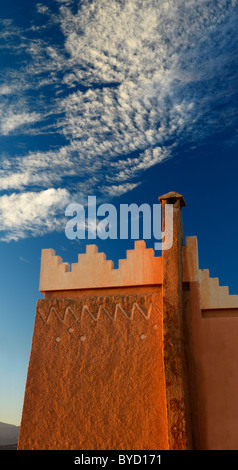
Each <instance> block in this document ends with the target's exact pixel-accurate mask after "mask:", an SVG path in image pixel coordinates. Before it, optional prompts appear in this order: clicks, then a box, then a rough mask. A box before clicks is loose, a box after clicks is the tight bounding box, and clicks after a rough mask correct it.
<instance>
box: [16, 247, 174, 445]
mask: <svg viewBox="0 0 238 470" xmlns="http://www.w3.org/2000/svg"><path fill="white" fill-rule="evenodd" d="M78 265H79V266H80V267H81V268H82V266H83V267H84V268H85V269H78V267H77V266H76V267H74V269H72V270H71V271H69V269H68V266H67V269H66V270H65V269H64V266H66V265H65V264H64V263H62V260H61V259H59V257H56V256H55V254H54V252H53V251H52V250H46V251H43V254H42V265H41V280H40V285H41V290H43V291H44V292H45V299H44V300H39V301H38V304H37V311H36V319H35V326H34V334H33V342H32V349H31V356H30V363H29V369H28V377H27V384H26V391H25V398H24V407H23V415H22V422H21V429H20V436H19V444H18V449H22V450H25V449H83V450H85V449H87V450H90V449H95V450H97V449H106V450H112V449H119V450H126V449H134V450H144V449H168V431H167V407H166V390H165V374H164V357H163V315H162V290H161V280H162V263H161V259H160V258H155V257H154V253H153V250H148V249H146V247H145V243H144V242H143V241H142V242H136V244H135V250H130V251H129V252H128V253H127V259H126V260H122V261H121V262H120V263H119V269H118V270H113V267H112V265H111V262H107V260H106V259H105V255H103V254H102V253H97V249H96V247H93V246H90V247H88V248H87V251H86V253H85V255H80V256H79V261H78ZM124 269H125V271H124ZM61 270H62V272H61ZM77 270H78V271H77ZM147 270H148V275H147V274H146V276H145V273H147ZM58 271H59V272H60V274H58ZM75 272H77V275H76V276H75ZM64 273H65V274H64ZM92 273H93V276H91V274H92ZM67 275H68V277H71V279H70V280H68V278H67ZM47 276H48V277H47ZM57 276H58V278H57ZM64 276H65V277H64ZM103 276H104V278H103ZM133 276H134V278H133ZM102 278H103V279H102ZM55 279H57V284H54V282H55ZM123 279H124V282H123ZM102 280H103V283H102ZM60 282H61V284H60ZM125 284H129V287H126V288H125V287H122V286H123V285H125ZM100 285H104V288H100V287H99V286H100ZM56 287H59V288H60V289H59V290H55V288H56ZM69 287H70V289H69ZM89 287H90V288H89Z"/></svg>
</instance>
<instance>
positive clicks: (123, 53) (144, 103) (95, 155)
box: [0, 0, 237, 236]
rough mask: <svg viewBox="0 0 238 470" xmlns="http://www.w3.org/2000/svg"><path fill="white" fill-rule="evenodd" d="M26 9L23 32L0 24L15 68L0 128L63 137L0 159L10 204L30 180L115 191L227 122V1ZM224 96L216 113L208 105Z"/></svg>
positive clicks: (9, 74)
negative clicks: (32, 16) (28, 17)
mask: <svg viewBox="0 0 238 470" xmlns="http://www.w3.org/2000/svg"><path fill="white" fill-rule="evenodd" d="M56 5H57V8H58V10H57V11H56V8H55V7H56ZM53 7H54V8H53ZM36 12H37V13H38V15H39V17H40V18H41V22H40V24H37V23H36V24H35V25H29V31H30V34H28V32H29V31H27V30H24V31H23V30H21V29H20V28H19V27H17V26H16V25H14V24H13V22H12V21H11V20H3V29H2V35H1V38H2V41H3V42H2V44H3V45H2V46H1V45H0V48H2V49H4V47H6V48H7V49H8V50H10V48H12V52H11V53H12V54H17V55H18V57H19V64H20V65H19V68H18V70H17V71H16V70H14V69H12V68H9V69H7V70H6V71H5V72H4V73H3V75H2V79H1V81H0V96H1V99H2V107H1V109H2V111H1V112H0V133H1V134H2V136H4V137H7V136H9V137H10V136H11V135H13V134H14V135H15V136H16V135H18V134H19V136H21V135H27V134H29V135H32V136H34V135H39V134H42V135H44V134H47V133H48V134H53V135H54V136H57V135H59V136H60V138H61V141H62V138H64V139H65V144H64V145H62V144H61V145H59V146H58V148H57V147H56V148H55V149H51V148H49V149H48V150H44V151H42V150H39V151H34V152H33V151H30V152H28V153H26V154H22V155H19V154H17V156H15V155H11V156H10V157H9V158H7V157H6V156H5V157H4V158H3V159H2V165H1V170H0V190H2V191H4V190H7V191H8V194H7V195H6V197H7V198H8V199H6V201H9V203H10V201H11V199H9V198H10V197H11V195H9V191H11V190H12V191H16V190H18V191H19V190H21V191H23V190H25V191H27V192H26V193H22V194H34V192H33V189H32V188H33V186H34V188H35V187H36V186H37V187H38V188H39V190H40V189H46V188H48V187H50V188H58V187H65V188H66V190H67V191H68V192H69V193H70V192H71V195H72V198H73V195H74V193H75V192H77V190H78V189H77V186H80V190H81V191H82V192H83V191H85V192H89V191H93V192H98V193H100V191H101V192H103V193H104V194H108V196H110V197H114V196H119V195H120V194H123V193H125V192H127V191H130V190H132V189H133V188H135V187H136V185H138V184H139V183H140V180H141V175H142V174H143V172H144V171H146V170H147V169H149V168H151V167H152V166H153V165H158V164H159V163H161V162H162V161H165V160H166V159H168V158H172V156H173V152H174V149H175V148H176V146H177V145H179V144H181V143H184V142H186V143H188V142H193V145H195V146H196V145H199V143H200V142H202V141H203V140H204V139H205V137H206V135H207V134H208V133H209V132H216V131H219V130H220V129H222V127H223V126H224V125H225V126H229V125H231V123H232V120H233V115H234V109H233V107H232V97H233V94H234V89H235V87H234V82H235V75H234V73H235V72H234V67H233V64H234V60H235V54H236V52H235V51H236V49H235V47H234V45H235V41H236V39H235V38H236V26H235V25H236V19H237V1H236V0H217V1H216V2H215V3H214V2H210V1H209V0H201V1H200V2H197V1H196V0H189V1H187V0H161V1H160V2H158V0H143V1H142V0H125V1H123V2H120V1H118V0H111V1H110V2H109V1H108V0H92V1H88V0H84V1H82V2H80V3H78V2H75V1H74V0H55V1H54V0H52V1H51V2H46V1H42V2H40V3H37V4H36ZM43 18H45V23H44V22H43V20H42V19H43ZM52 26H53V27H54V28H57V27H58V28H59V31H60V33H61V35H62V37H63V40H62V42H61V43H59V42H56V41H55V40H54V37H52V36H51V34H50V31H51V30H50V28H51V27H52ZM42 29H44V31H46V35H44V38H43V36H42V35H40V36H38V35H37V32H38V31H42ZM33 31H35V37H34V38H33V36H32V32H33ZM1 38H0V39H1ZM17 38H18V41H17ZM0 50H1V49H0ZM224 50H225V51H226V54H224ZM24 54H26V55H27V58H26V57H25V55H24ZM21 57H22V58H21ZM228 82H229V84H230V86H227V83H228ZM35 91H37V93H38V99H37V102H36V101H35V97H34V96H35V95H34V93H33V92H35ZM31 93H32V95H31ZM14 98H15V103H17V105H16V104H15V105H13V104H12V103H13V101H12V100H13V99H14ZM227 102H229V112H226V119H224V115H223V111H222V110H220V111H219V112H218V111H217V108H216V106H214V104H215V103H216V105H217V104H224V103H227ZM69 178H71V180H70V184H69V183H68V180H69ZM34 191H35V189H34ZM16 194H17V193H13V195H14V197H19V198H20V194H19V195H18V196H16ZM36 194H39V193H36ZM2 197H5V196H2ZM32 197H33V196H32ZM33 199H34V198H33ZM37 200H38V199H37V198H36V199H35V202H36V201H37ZM19 201H20V199H19ZM22 201H24V199H22ZM58 203H59V204H60V203H61V202H60V200H59V201H58ZM4 220H5V223H6V224H7V218H6V217H5V218H4ZM23 225H24V224H23V223H22V226H23ZM44 226H46V225H44ZM2 227H3V226H2ZM2 229H3V228H2ZM18 233H20V231H18ZM24 233H25V232H24V229H22V236H24ZM19 236H20V235H19Z"/></svg>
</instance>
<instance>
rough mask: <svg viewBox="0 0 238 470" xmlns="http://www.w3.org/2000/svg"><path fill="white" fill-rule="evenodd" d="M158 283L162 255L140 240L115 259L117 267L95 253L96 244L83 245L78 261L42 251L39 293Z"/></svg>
mask: <svg viewBox="0 0 238 470" xmlns="http://www.w3.org/2000/svg"><path fill="white" fill-rule="evenodd" d="M160 284H162V258H161V257H155V256H154V250H153V249H152V248H146V244H145V242H144V240H140V241H136V242H135V247H134V250H127V257H126V259H121V260H119V267H118V269H114V267H113V262H112V261H111V260H107V259H106V255H105V253H99V252H98V247H97V246H96V245H87V247H86V253H83V254H79V255H78V262H77V263H72V265H71V270H70V265H69V263H65V262H63V260H62V258H61V257H60V256H56V254H55V251H54V250H52V249H47V250H42V256H41V272H40V292H43V293H44V292H47V291H48V292H49V291H60V290H76V289H88V288H90V289H91V288H105V287H125V286H142V285H143V286H146V285H147V286H148V285H160Z"/></svg>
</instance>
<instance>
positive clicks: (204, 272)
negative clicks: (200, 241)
mask: <svg viewBox="0 0 238 470" xmlns="http://www.w3.org/2000/svg"><path fill="white" fill-rule="evenodd" d="M183 281H184V282H189V283H191V282H196V283H198V286H199V304H200V309H201V311H202V312H205V313H206V314H208V311H209V310H210V311H213V312H214V314H217V315H219V314H224V315H226V314H227V315H231V314H234V311H233V312H231V311H230V312H229V310H233V309H237V314H238V295H230V294H229V287H228V286H220V284H219V279H218V277H210V273H209V269H199V262H198V246H197V237H195V236H193V237H186V246H184V247H183ZM219 311H220V312H219ZM210 313H211V312H210Z"/></svg>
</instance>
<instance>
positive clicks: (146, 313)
mask: <svg viewBox="0 0 238 470" xmlns="http://www.w3.org/2000/svg"><path fill="white" fill-rule="evenodd" d="M143 297H144V296H143ZM99 300H100V303H99V305H98V306H97V307H96V313H93V312H92V309H90V307H89V306H88V305H87V304H86V303H84V302H85V301H84V302H82V303H81V304H80V303H79V302H77V305H80V313H79V315H77V314H76V313H75V310H74V309H73V308H72V307H71V306H70V305H67V306H66V307H65V308H64V309H63V316H61V315H60V314H59V313H58V310H61V311H62V308H57V307H55V306H50V308H49V313H48V314H47V315H46V316H45V315H44V314H42V312H41V311H40V308H39V305H38V306H37V313H38V314H39V315H40V317H41V318H42V320H43V321H44V322H45V323H49V320H50V318H51V316H52V315H55V316H56V317H57V318H58V319H59V321H60V322H61V323H64V322H65V320H66V317H67V315H68V314H69V313H70V314H71V315H73V317H74V318H75V320H76V321H77V322H81V321H82V318H83V317H84V315H85V314H88V315H89V316H90V317H91V318H92V319H93V320H94V321H95V322H97V321H98V320H99V319H100V316H101V315H102V314H105V315H107V316H108V317H109V318H110V319H111V320H112V321H115V320H116V318H117V315H118V313H119V312H120V313H122V314H123V315H124V316H125V318H127V320H129V321H131V320H133V318H134V314H135V313H136V312H139V313H140V314H141V315H142V316H143V317H144V318H145V319H146V320H149V319H150V316H151V311H152V308H153V307H154V308H155V309H156V310H157V311H158V312H159V313H160V315H162V313H161V310H160V308H159V307H158V306H157V305H156V304H155V303H154V302H153V301H152V300H151V301H150V302H149V303H148V305H147V306H145V305H143V309H142V308H141V307H140V305H139V304H138V302H136V301H135V302H133V303H132V305H131V306H130V308H129V309H127V310H129V314H128V312H127V311H126V310H125V308H123V307H122V305H121V304H120V303H119V302H116V301H114V306H113V307H114V311H113V313H111V312H110V311H109V309H108V307H105V305H103V303H102V299H99ZM44 310H45V309H44ZM110 310H112V309H110Z"/></svg>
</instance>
